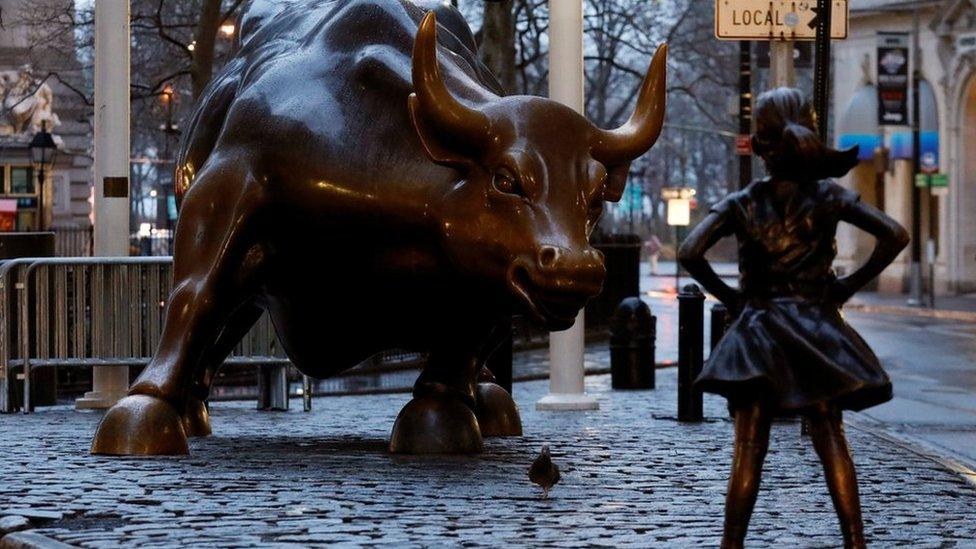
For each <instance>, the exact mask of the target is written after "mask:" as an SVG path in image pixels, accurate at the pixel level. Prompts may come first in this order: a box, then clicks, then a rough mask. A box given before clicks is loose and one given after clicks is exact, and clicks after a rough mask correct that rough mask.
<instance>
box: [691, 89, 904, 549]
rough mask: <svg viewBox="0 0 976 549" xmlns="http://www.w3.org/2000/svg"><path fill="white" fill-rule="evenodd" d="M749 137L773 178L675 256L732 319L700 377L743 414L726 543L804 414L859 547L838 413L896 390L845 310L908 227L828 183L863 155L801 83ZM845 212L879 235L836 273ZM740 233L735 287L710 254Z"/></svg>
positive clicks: (727, 208)
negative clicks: (832, 126)
mask: <svg viewBox="0 0 976 549" xmlns="http://www.w3.org/2000/svg"><path fill="white" fill-rule="evenodd" d="M752 142H753V148H754V151H755V153H756V154H758V155H759V156H760V157H761V158H762V159H763V161H764V162H765V164H766V169H767V171H768V173H769V176H768V177H766V178H764V179H761V180H758V181H755V182H753V183H752V184H751V185H749V186H748V187H747V188H745V189H743V190H741V191H739V192H735V193H732V194H730V195H729V196H728V197H727V198H725V199H724V200H722V201H721V202H719V203H718V204H717V205H715V206H714V207H713V208H712V209H711V211H710V212H709V213H708V215H707V216H706V217H705V219H704V220H703V221H702V222H701V223H700V224H699V225H698V226H697V227H696V228H695V229H694V231H692V233H691V234H690V235H689V236H688V239H687V240H686V241H685V243H684V245H683V246H682V247H681V250H680V252H679V254H680V260H681V263H682V265H683V266H684V267H685V268H686V269H687V270H688V272H689V273H691V275H692V276H694V277H695V278H696V279H697V280H698V281H699V282H700V283H701V284H702V285H703V286H704V287H705V289H706V290H708V291H709V292H711V293H712V294H713V295H714V296H715V297H716V298H718V299H719V300H721V301H722V302H723V303H725V305H726V306H727V307H728V309H729V310H730V311H731V313H732V314H733V318H734V321H733V323H732V325H731V327H730V328H729V330H728V332H727V333H726V335H725V337H723V338H722V340H721V341H719V342H718V344H717V346H716V347H715V349H714V350H713V351H712V354H711V358H710V359H709V361H708V365H707V367H706V368H705V369H704V371H703V372H702V374H701V376H700V377H699V378H698V380H697V382H696V383H697V386H698V387H699V388H700V389H702V390H704V391H706V392H710V393H716V394H720V395H722V396H724V397H726V399H728V403H729V408H730V410H731V411H732V413H733V414H734V417H735V450H734V456H733V460H732V472H731V476H730V479H729V486H728V494H727V496H726V503H725V505H726V507H725V528H724V534H723V539H722V546H723V547H741V546H742V544H743V541H744V539H745V536H746V530H747V528H748V524H749V518H750V516H751V514H752V509H753V506H754V504H755V502H756V495H757V493H758V491H759V479H760V475H761V473H762V465H763V460H764V459H765V456H766V451H767V448H768V446H769V430H770V424H771V422H772V420H773V418H775V417H777V416H781V415H793V414H801V415H803V416H805V417H806V418H807V420H808V422H809V426H810V429H811V435H812V439H813V445H814V448H815V449H816V451H817V454H818V456H819V457H820V461H821V462H822V463H823V467H824V472H825V477H826V480H827V486H828V488H829V490H830V495H831V498H832V499H833V502H834V507H835V508H836V511H837V515H838V517H839V518H840V524H841V529H842V531H843V535H844V544H845V546H847V547H863V546H864V544H865V541H864V532H863V530H864V528H863V523H862V520H861V508H860V501H859V496H858V489H857V480H856V477H855V473H854V463H853V462H852V460H851V455H850V451H849V450H848V447H847V441H846V439H845V438H844V430H843V427H842V424H841V412H842V410H862V409H864V408H868V407H870V406H874V405H876V404H880V403H882V402H885V401H887V400H889V399H891V396H892V393H891V381H890V380H889V379H888V376H887V375H886V374H885V372H884V370H883V369H882V368H881V365H880V363H879V362H878V358H877V357H876V356H875V354H874V353H873V352H872V351H871V349H870V347H868V345H867V344H866V343H865V342H864V340H863V339H861V337H860V336H859V335H858V334H857V332H855V331H854V329H852V328H851V327H850V326H848V325H847V323H846V322H845V321H844V319H843V317H842V316H841V314H840V311H839V309H840V307H841V306H842V305H843V304H844V302H846V301H847V300H848V299H849V298H850V297H851V296H852V295H853V294H854V293H855V292H856V291H858V290H859V289H860V288H861V287H863V286H864V285H865V284H867V283H868V282H869V281H871V280H872V279H874V278H875V277H876V276H878V275H879V274H880V273H881V272H882V271H883V270H884V269H885V267H887V266H888V265H889V264H890V263H891V262H892V261H893V260H894V259H895V257H896V256H897V255H898V254H899V253H900V252H901V251H902V250H903V249H904V248H905V246H906V245H907V243H908V233H907V232H906V231H905V229H904V228H903V227H902V226H901V225H899V224H898V223H897V222H896V221H894V220H893V219H891V218H890V217H888V216H887V215H885V214H884V213H883V212H881V211H880V210H878V209H877V208H874V207H872V206H870V205H868V204H865V203H863V202H861V201H860V199H859V196H858V195H857V194H856V193H854V192H852V191H850V190H847V189H845V188H843V187H841V186H840V185H838V184H837V183H835V182H834V181H833V180H832V179H831V178H834V177H841V176H843V175H845V174H846V173H847V172H848V171H850V169H851V168H853V167H854V166H855V165H856V164H857V150H856V148H855V149H851V150H847V151H838V150H834V149H831V148H829V147H827V146H825V145H824V144H823V143H822V142H821V141H820V139H819V138H818V137H817V120H816V114H815V113H814V110H813V107H812V106H811V103H810V102H809V101H808V100H806V99H805V98H804V96H803V94H802V92H800V91H799V90H796V89H790V88H780V89H776V90H773V91H770V92H767V93H764V94H763V95H761V96H760V97H759V98H758V100H757V103H756V134H755V135H754V136H753V138H752ZM841 221H844V222H847V223H850V224H852V225H854V226H855V227H857V228H859V229H862V230H864V231H866V232H868V233H870V234H872V235H873V236H875V237H876V238H877V245H876V247H875V249H874V252H873V253H872V254H871V256H870V257H869V258H868V260H867V262H866V263H865V264H864V265H863V266H862V267H860V268H859V269H858V270H856V271H854V272H853V273H851V274H850V275H848V276H845V277H841V278H838V277H837V276H836V275H835V274H834V271H833V269H832V267H831V263H832V262H833V260H834V258H835V256H836V254H837V248H836V243H835V233H836V231H837V225H838V223H840V222H841ZM730 235H735V237H736V239H737V240H738V245H739V248H738V249H739V271H740V273H741V278H740V288H739V289H733V288H731V287H729V286H728V285H726V284H725V283H724V282H723V281H722V280H721V279H720V278H719V277H718V276H717V275H716V274H715V271H714V270H713V269H712V268H711V267H710V266H709V263H708V261H707V260H706V259H705V252H706V251H707V250H708V249H709V248H710V247H712V246H713V245H714V244H715V243H716V242H717V241H718V240H719V239H720V238H722V237H725V236H730Z"/></svg>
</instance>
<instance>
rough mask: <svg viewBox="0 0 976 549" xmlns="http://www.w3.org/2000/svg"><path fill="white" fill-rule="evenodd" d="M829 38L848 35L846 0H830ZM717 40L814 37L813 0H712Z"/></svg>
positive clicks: (815, 6)
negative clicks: (831, 0) (713, 2)
mask: <svg viewBox="0 0 976 549" xmlns="http://www.w3.org/2000/svg"><path fill="white" fill-rule="evenodd" d="M831 7H832V9H833V11H832V12H831V16H830V37H831V38H834V39H844V38H847V27H848V25H847V15H848V6H847V0H833V2H832V3H831ZM715 37H716V38H718V39H719V40H813V39H815V38H816V37H817V1H816V0H715Z"/></svg>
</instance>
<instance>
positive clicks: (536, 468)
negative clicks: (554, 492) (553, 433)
mask: <svg viewBox="0 0 976 549" xmlns="http://www.w3.org/2000/svg"><path fill="white" fill-rule="evenodd" d="M529 480H531V481H532V482H533V483H534V484H538V485H539V486H542V499H548V498H549V490H551V489H552V487H553V486H555V485H556V483H557V482H559V467H557V466H556V464H555V463H553V462H552V456H551V455H550V454H549V446H548V445H545V446H543V447H542V451H541V452H539V457H537V458H535V461H533V462H532V466H531V467H529Z"/></svg>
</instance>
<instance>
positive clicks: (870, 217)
mask: <svg viewBox="0 0 976 549" xmlns="http://www.w3.org/2000/svg"><path fill="white" fill-rule="evenodd" d="M841 221H846V222H848V223H850V224H851V225H854V226H855V227H857V228H858V229H861V230H863V231H865V232H867V233H870V234H871V235H873V236H874V237H875V238H877V240H878V242H877V244H876V245H875V247H874V252H872V253H871V257H869V258H868V260H867V262H866V263H865V264H864V265H862V266H861V267H860V268H859V269H857V270H856V271H854V272H853V273H851V274H850V275H848V276H845V277H843V278H839V279H837V283H836V284H835V286H834V288H833V292H832V294H833V295H832V297H833V298H834V299H835V300H836V301H838V302H840V303H843V302H845V301H847V300H848V299H850V297H851V296H852V295H854V294H855V293H856V292H857V291H858V290H860V289H861V288H863V287H864V285H866V284H867V283H868V282H870V281H872V280H874V278H875V277H876V276H878V275H879V274H881V271H884V270H885V268H886V267H887V266H888V265H890V264H891V262H892V261H894V260H895V258H896V257H898V254H900V253H901V251H902V250H904V249H905V246H907V245H908V241H909V237H908V231H906V230H905V228H904V227H902V226H901V225H900V224H899V223H898V222H897V221H895V220H894V219H892V218H890V217H888V216H887V215H886V214H885V213H884V212H882V211H881V210H879V209H877V208H875V207H874V206H871V205H869V204H865V203H864V202H861V201H860V200H859V201H857V202H855V203H854V204H853V205H852V206H851V207H849V208H845V209H844V211H843V213H842V214H841Z"/></svg>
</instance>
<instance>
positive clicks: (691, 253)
mask: <svg viewBox="0 0 976 549" xmlns="http://www.w3.org/2000/svg"><path fill="white" fill-rule="evenodd" d="M732 232H733V228H732V224H731V223H730V222H729V214H728V211H727V210H725V209H721V210H720V211H712V212H709V214H708V215H707V216H706V217H705V219H703V220H702V222H701V223H699V224H698V226H696V227H695V228H694V230H692V231H691V234H689V235H688V238H686V239H685V241H684V243H683V244H682V245H681V249H680V250H678V261H680V262H681V266H682V267H684V268H685V269H686V270H687V271H688V273H690V274H691V276H693V277H695V280H697V281H698V282H700V283H701V285H702V286H704V287H705V290H706V291H708V292H709V293H710V294H712V295H714V296H715V297H716V298H717V299H718V300H719V301H721V302H722V303H723V304H725V306H726V307H727V308H728V309H729V311H734V312H738V311H739V309H740V308H741V303H740V302H741V300H742V299H741V295H742V294H741V293H740V292H739V291H737V290H735V289H733V288H731V287H730V286H729V285H728V284H726V283H725V282H724V281H722V279H721V278H720V277H719V276H718V275H717V274H715V270H714V269H712V266H711V265H710V264H709V263H708V260H707V259H705V252H707V251H708V249H709V248H711V247H712V246H714V245H715V243H716V242H718V241H719V240H720V239H722V237H725V236H729V235H731V234H732Z"/></svg>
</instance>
